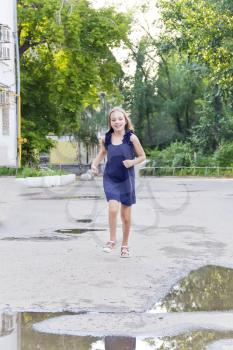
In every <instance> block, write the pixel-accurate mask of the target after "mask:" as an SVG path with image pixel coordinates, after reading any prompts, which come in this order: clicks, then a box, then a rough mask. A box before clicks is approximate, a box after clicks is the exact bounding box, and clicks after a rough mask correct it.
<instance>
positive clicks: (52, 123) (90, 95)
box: [18, 0, 130, 150]
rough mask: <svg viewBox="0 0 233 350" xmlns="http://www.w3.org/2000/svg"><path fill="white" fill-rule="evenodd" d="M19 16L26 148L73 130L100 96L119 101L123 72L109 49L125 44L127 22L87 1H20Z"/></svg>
mask: <svg viewBox="0 0 233 350" xmlns="http://www.w3.org/2000/svg"><path fill="white" fill-rule="evenodd" d="M18 16H19V38H20V54H21V75H22V101H23V105H22V110H23V120H24V121H30V123H27V122H24V124H23V135H24V137H27V138H28V139H29V145H28V147H29V148H30V147H33V137H34V136H36V135H38V134H39V135H40V136H41V135H43V140H44V141H46V137H45V136H46V135H48V134H49V133H55V134H56V135H60V134H64V133H73V132H74V131H77V130H78V129H79V125H80V115H81V112H82V111H83V110H85V108H86V107H87V106H89V105H91V104H94V105H96V104H97V103H98V99H99V97H98V92H99V91H105V92H106V93H107V94H108V95H109V96H119V88H118V85H119V81H120V79H121V77H122V70H121V67H120V65H119V64H118V63H117V62H116V59H115V57H114V56H113V54H112V52H111V48H113V47H115V46H119V45H120V44H121V42H122V41H126V40H127V32H128V30H129V24H130V20H129V18H128V16H126V15H123V14H121V13H116V12H115V10H114V9H113V8H104V9H100V10H95V9H93V8H91V7H90V5H89V3H88V2H87V1H86V0H81V1H77V0H73V1H72V0H69V1H66V2H61V1H60V0H54V1H50V0H43V1H42V0H36V1H33V2H32V1H29V0H21V1H18ZM29 128H30V129H29ZM29 131H30V134H29ZM37 139H39V138H38V136H37ZM48 142H49V141H48ZM39 144H40V143H39ZM37 146H38V143H37ZM47 146H48V143H46V142H43V143H41V147H40V146H39V150H44V148H46V147H47Z"/></svg>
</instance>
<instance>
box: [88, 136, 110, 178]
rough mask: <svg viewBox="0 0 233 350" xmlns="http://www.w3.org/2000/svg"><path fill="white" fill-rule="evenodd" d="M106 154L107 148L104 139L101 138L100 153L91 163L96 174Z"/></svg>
mask: <svg viewBox="0 0 233 350" xmlns="http://www.w3.org/2000/svg"><path fill="white" fill-rule="evenodd" d="M106 154H107V150H106V148H105V147H104V140H103V139H102V138H101V141H100V150H99V153H98V154H97V156H96V157H95V159H94V160H93V161H92V163H91V171H92V172H93V173H94V174H97V173H98V165H99V163H100V162H101V161H102V160H103V159H104V158H105V156H106Z"/></svg>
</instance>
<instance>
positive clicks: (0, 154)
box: [0, 0, 17, 167]
mask: <svg viewBox="0 0 233 350" xmlns="http://www.w3.org/2000/svg"><path fill="white" fill-rule="evenodd" d="M14 11H15V1H14V0H7V1H6V0H0V24H3V25H7V26H9V27H10V29H9V30H10V43H5V44H4V43H2V42H0V45H3V46H5V47H8V48H9V49H10V60H2V59H0V89H2V88H3V86H7V87H8V88H9V90H10V96H11V97H10V104H9V105H7V106H5V107H4V108H9V135H4V134H3V106H2V105H0V166H12V167H14V166H16V165H17V117H16V98H15V92H16V79H15V76H16V73H15V72H16V69H15V49H14V36H13V32H14V31H15V28H14V22H15V21H14ZM6 119H7V117H6ZM6 119H5V120H6Z"/></svg>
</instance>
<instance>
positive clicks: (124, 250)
mask: <svg viewBox="0 0 233 350" xmlns="http://www.w3.org/2000/svg"><path fill="white" fill-rule="evenodd" d="M130 257H131V254H130V251H129V247H128V246H127V245H122V246H121V258H130Z"/></svg>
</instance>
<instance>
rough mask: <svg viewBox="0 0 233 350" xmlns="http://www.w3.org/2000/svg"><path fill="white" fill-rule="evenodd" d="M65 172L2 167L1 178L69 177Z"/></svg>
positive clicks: (51, 169) (48, 169)
mask: <svg viewBox="0 0 233 350" xmlns="http://www.w3.org/2000/svg"><path fill="white" fill-rule="evenodd" d="M67 174H68V173H67V172H66V171H64V170H62V169H61V170H60V169H57V168H33V167H23V168H19V169H16V168H8V167H0V176H16V177H23V178H24V177H39V176H54V175H67Z"/></svg>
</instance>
